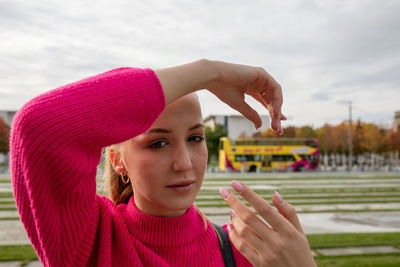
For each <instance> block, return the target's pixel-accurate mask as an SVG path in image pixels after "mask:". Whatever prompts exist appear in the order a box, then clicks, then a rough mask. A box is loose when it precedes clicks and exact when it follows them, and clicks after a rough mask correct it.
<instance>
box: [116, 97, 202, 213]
mask: <svg viewBox="0 0 400 267" xmlns="http://www.w3.org/2000/svg"><path fill="white" fill-rule="evenodd" d="M121 156H122V158H121V159H122V163H123V165H124V167H125V170H126V172H127V173H128V176H129V178H130V180H131V184H132V187H133V192H134V200H135V204H136V206H137V207H138V208H139V210H141V211H142V212H144V213H147V214H150V215H153V216H180V215H183V214H184V213H185V212H186V210H187V209H188V208H189V207H190V206H191V205H192V204H193V202H194V200H195V198H196V196H197V193H198V192H199V190H200V187H201V185H202V182H203V176H204V172H205V169H206V166H207V156H208V155H207V147H206V143H205V138H204V127H203V124H202V115H201V109H200V105H199V102H198V99H197V96H196V95H195V94H191V95H187V96H185V97H183V98H180V99H178V100H177V101H175V102H174V103H172V104H170V105H168V106H167V108H166V109H165V110H164V112H163V113H161V115H160V116H159V117H158V118H157V120H156V121H155V122H154V124H153V125H152V126H151V127H150V129H149V130H148V131H147V132H145V133H143V134H141V135H139V136H136V137H135V138H132V139H130V140H128V141H126V142H124V143H123V144H122V145H121Z"/></svg>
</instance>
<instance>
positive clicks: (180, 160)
mask: <svg viewBox="0 0 400 267" xmlns="http://www.w3.org/2000/svg"><path fill="white" fill-rule="evenodd" d="M192 167H193V164H192V160H191V157H190V151H189V150H188V148H187V147H186V145H185V144H180V145H178V147H177V148H176V151H175V153H174V154H173V163H172V169H173V170H174V171H186V170H189V169H191V168H192Z"/></svg>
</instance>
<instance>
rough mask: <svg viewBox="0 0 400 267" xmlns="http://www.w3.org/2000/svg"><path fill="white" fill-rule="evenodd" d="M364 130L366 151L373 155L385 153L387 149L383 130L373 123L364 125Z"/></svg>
mask: <svg viewBox="0 0 400 267" xmlns="http://www.w3.org/2000/svg"><path fill="white" fill-rule="evenodd" d="M363 130H364V134H365V142H364V146H365V148H366V150H367V151H369V152H373V153H381V152H383V151H384V150H385V147H386V143H385V138H384V131H383V129H380V128H379V127H378V126H377V125H376V124H373V123H364V124H363Z"/></svg>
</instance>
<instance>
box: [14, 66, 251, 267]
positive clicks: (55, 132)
mask: <svg viewBox="0 0 400 267" xmlns="http://www.w3.org/2000/svg"><path fill="white" fill-rule="evenodd" d="M164 107H165V100H164V94H163V90H162V87H161V84H160V82H159V80H158V78H157V76H156V75H155V74H154V72H153V71H152V70H150V69H135V68H121V69H116V70H112V71H109V72H106V73H103V74H100V75H97V76H94V77H90V78H87V79H84V80H81V81H79V82H75V83H72V84H69V85H66V86H63V87H60V88H58V89H55V90H53V91H50V92H47V93H45V94H43V95H41V96H39V97H37V98H35V99H33V100H31V101H29V102H28V103H27V104H25V105H24V107H23V108H22V109H21V110H20V111H19V112H18V114H17V115H16V117H15V120H14V124H13V126H12V130H11V140H10V147H11V175H12V180H13V187H14V196H15V200H16V204H17V207H18V211H19V213H20V217H21V220H22V222H23V224H24V226H25V229H26V231H27V233H28V236H29V238H30V240H31V242H32V244H33V246H34V248H35V250H36V252H37V254H38V256H39V258H40V260H41V262H42V263H43V264H44V265H45V266H202V267H205V266H224V263H223V259H222V255H221V252H220V249H219V244H218V239H217V236H216V234H215V233H214V230H213V228H212V227H211V226H210V224H209V225H208V228H207V230H204V223H203V220H202V218H201V217H200V216H199V215H198V213H197V212H196V211H195V209H194V208H193V207H191V208H190V209H189V210H188V211H187V212H186V214H184V215H183V216H180V217H175V218H170V217H153V216H150V215H147V214H143V213H142V212H141V211H139V210H138V209H137V208H136V206H135V202H134V200H133V197H132V198H131V199H130V201H129V203H128V204H121V205H119V206H115V205H114V204H113V203H112V202H111V201H110V200H109V199H107V198H106V197H101V196H99V195H96V168H97V165H98V163H99V160H100V156H101V149H102V148H103V147H105V146H108V145H111V144H114V143H119V142H122V141H124V140H127V139H130V138H132V137H134V136H136V135H138V134H140V133H142V132H144V131H146V129H148V128H149V127H150V126H151V124H152V123H153V121H154V120H155V119H156V118H157V116H158V115H159V114H160V113H161V112H162V110H163V109H164ZM234 255H235V259H236V262H237V265H238V266H248V265H250V264H249V262H248V261H247V260H246V259H245V258H244V257H243V256H242V255H241V254H240V253H239V252H238V251H237V250H235V249H234Z"/></svg>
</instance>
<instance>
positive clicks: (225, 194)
mask: <svg viewBox="0 0 400 267" xmlns="http://www.w3.org/2000/svg"><path fill="white" fill-rule="evenodd" d="M219 193H220V194H221V196H222V197H223V198H227V197H229V195H230V194H231V193H230V192H229V191H228V190H226V189H225V188H223V187H221V188H220V189H219Z"/></svg>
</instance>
